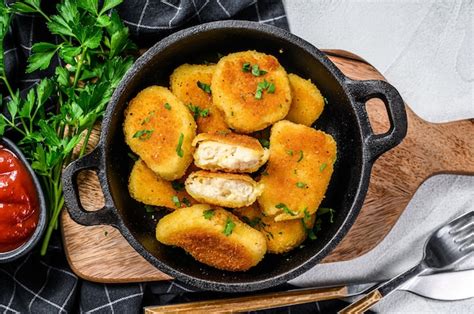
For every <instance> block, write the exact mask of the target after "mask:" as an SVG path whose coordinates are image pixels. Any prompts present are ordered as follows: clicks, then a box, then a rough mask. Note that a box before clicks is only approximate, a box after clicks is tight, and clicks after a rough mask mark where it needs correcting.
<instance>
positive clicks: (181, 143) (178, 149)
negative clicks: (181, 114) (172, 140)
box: [176, 133, 184, 158]
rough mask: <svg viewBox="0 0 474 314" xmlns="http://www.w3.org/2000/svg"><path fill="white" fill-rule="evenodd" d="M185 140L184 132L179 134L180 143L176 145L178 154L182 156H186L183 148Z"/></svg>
mask: <svg viewBox="0 0 474 314" xmlns="http://www.w3.org/2000/svg"><path fill="white" fill-rule="evenodd" d="M183 140H184V134H183V133H181V134H180V135H179V140H178V145H177V146H176V154H178V156H179V157H181V158H183V156H184V151H183V149H182V148H181V146H183Z"/></svg>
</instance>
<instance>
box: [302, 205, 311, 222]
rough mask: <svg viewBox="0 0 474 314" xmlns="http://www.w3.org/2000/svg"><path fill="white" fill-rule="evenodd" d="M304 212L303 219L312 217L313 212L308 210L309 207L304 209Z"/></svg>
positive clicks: (306, 219)
mask: <svg viewBox="0 0 474 314" xmlns="http://www.w3.org/2000/svg"><path fill="white" fill-rule="evenodd" d="M303 214H304V217H303V219H304V220H305V221H308V220H310V219H311V214H310V213H309V212H308V207H305V209H303Z"/></svg>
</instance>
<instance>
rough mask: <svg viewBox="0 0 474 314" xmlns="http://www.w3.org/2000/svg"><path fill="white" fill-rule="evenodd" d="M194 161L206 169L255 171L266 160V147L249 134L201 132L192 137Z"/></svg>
mask: <svg viewBox="0 0 474 314" xmlns="http://www.w3.org/2000/svg"><path fill="white" fill-rule="evenodd" d="M193 146H197V147H196V149H195V150H194V155H193V157H194V163H195V164H196V166H198V167H199V168H202V169H207V170H222V171H226V172H255V171H257V170H258V168H260V167H261V166H262V165H263V164H264V163H265V162H267V160H268V156H269V152H268V149H266V148H263V147H262V145H261V144H260V142H259V141H258V140H257V139H255V138H253V137H250V136H246V135H241V134H236V133H230V132H229V133H213V134H211V133H201V134H198V136H196V137H195V138H194V141H193Z"/></svg>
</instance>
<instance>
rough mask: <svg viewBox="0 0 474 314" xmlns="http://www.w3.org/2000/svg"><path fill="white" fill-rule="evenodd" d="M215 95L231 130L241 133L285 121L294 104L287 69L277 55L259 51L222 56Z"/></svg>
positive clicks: (213, 83) (217, 73)
mask: <svg viewBox="0 0 474 314" xmlns="http://www.w3.org/2000/svg"><path fill="white" fill-rule="evenodd" d="M212 93H213V94H212V96H213V101H214V104H215V105H216V106H217V107H218V108H219V109H221V111H223V112H224V116H225V120H226V122H227V124H228V125H229V127H231V128H232V129H234V130H236V131H238V132H241V133H251V132H254V131H258V130H261V129H264V128H265V127H267V126H269V125H271V124H273V123H275V122H277V121H279V120H281V119H283V118H284V117H285V116H286V115H287V114H288V110H289V109H290V104H291V90H290V83H289V81H288V76H287V75H286V71H285V69H284V68H283V67H282V66H281V65H280V63H279V62H278V60H277V59H276V58H275V57H274V56H271V55H267V54H264V53H260V52H257V51H244V52H237V53H231V54H229V55H227V56H225V57H222V58H221V59H220V60H219V62H218V63H217V67H216V71H215V72H214V75H213V77H212Z"/></svg>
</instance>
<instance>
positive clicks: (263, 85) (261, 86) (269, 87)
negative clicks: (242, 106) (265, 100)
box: [255, 80, 275, 99]
mask: <svg viewBox="0 0 474 314" xmlns="http://www.w3.org/2000/svg"><path fill="white" fill-rule="evenodd" d="M265 90H266V91H267V92H268V93H270V94H273V93H274V92H275V84H273V83H269V82H267V80H263V82H260V83H258V84H257V90H256V91H255V98H256V99H262V96H263V91H265Z"/></svg>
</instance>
